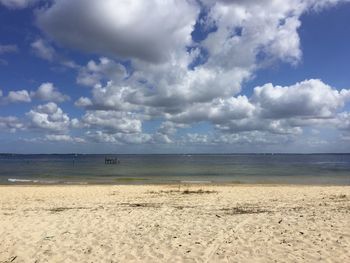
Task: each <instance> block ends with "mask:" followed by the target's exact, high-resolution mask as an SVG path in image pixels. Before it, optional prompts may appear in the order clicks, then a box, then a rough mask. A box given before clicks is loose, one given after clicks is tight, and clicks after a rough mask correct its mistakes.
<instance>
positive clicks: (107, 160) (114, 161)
mask: <svg viewBox="0 0 350 263" xmlns="http://www.w3.org/2000/svg"><path fill="white" fill-rule="evenodd" d="M105 164H120V161H119V160H118V158H107V157H106V158H105Z"/></svg>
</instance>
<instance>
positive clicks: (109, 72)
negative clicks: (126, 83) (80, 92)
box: [77, 57, 127, 87]
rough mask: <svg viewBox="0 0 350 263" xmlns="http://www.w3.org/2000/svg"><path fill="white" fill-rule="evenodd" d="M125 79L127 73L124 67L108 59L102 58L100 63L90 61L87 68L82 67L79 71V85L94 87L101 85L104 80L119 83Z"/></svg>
mask: <svg viewBox="0 0 350 263" xmlns="http://www.w3.org/2000/svg"><path fill="white" fill-rule="evenodd" d="M125 77H127V72H126V70H125V68H124V66H123V65H121V64H119V63H116V62H114V61H113V60H111V59H108V58H106V57H101V58H100V61H99V62H98V63H96V62H95V61H93V60H90V61H89V62H88V64H87V65H86V67H82V68H81V69H80V70H79V74H78V77H77V83H78V84H82V85H85V86H91V87H94V86H96V85H97V84H101V83H100V81H101V79H103V78H108V79H109V80H113V81H114V82H117V83H118V82H119V81H121V80H123V79H124V78H125Z"/></svg>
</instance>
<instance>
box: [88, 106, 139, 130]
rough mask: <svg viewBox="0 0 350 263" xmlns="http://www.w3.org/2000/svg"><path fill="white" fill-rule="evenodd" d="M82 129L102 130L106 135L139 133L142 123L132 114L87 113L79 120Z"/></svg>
mask: <svg viewBox="0 0 350 263" xmlns="http://www.w3.org/2000/svg"><path fill="white" fill-rule="evenodd" d="M81 124H82V125H83V126H84V127H88V128H96V129H103V130H104V131H105V132H108V133H111V134H112V133H118V132H119V133H140V132H141V131H142V122H141V120H140V119H138V118H137V116H136V115H135V114H133V113H128V112H117V111H102V110H97V111H87V113H85V115H84V116H83V117H82V119H81Z"/></svg>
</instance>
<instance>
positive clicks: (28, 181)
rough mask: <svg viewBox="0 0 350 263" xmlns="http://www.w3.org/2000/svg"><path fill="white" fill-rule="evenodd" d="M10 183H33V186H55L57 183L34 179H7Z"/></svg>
mask: <svg viewBox="0 0 350 263" xmlns="http://www.w3.org/2000/svg"><path fill="white" fill-rule="evenodd" d="M7 181H8V182H10V183H35V184H57V183H58V181H51V180H36V179H32V180H30V179H18V178H9V179H7Z"/></svg>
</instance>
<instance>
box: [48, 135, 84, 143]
mask: <svg viewBox="0 0 350 263" xmlns="http://www.w3.org/2000/svg"><path fill="white" fill-rule="evenodd" d="M45 140H47V141H50V142H76V143H83V142H85V140H84V139H82V138H80V137H72V136H70V135H66V134H47V135H46V136H45Z"/></svg>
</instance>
